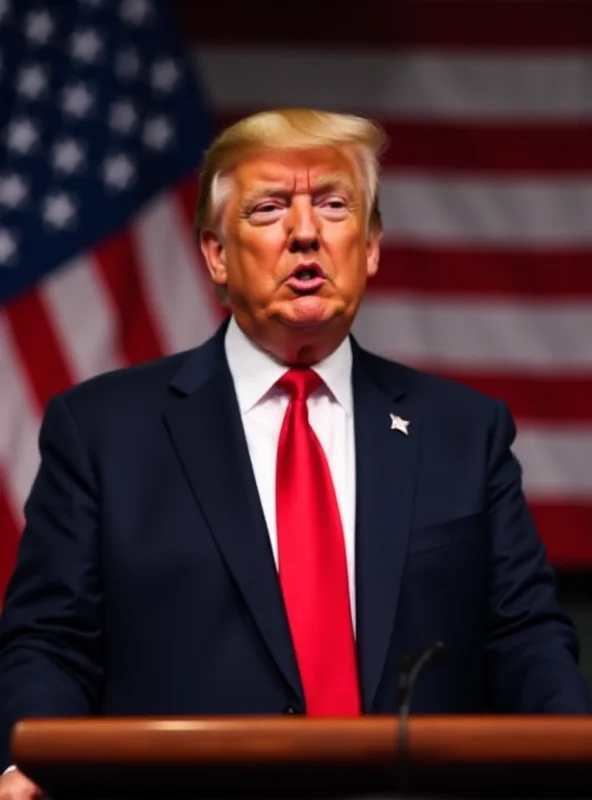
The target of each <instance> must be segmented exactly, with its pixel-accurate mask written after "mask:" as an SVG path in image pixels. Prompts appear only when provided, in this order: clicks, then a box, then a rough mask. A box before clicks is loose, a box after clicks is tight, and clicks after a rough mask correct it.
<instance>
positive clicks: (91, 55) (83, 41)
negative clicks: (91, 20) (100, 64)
mask: <svg viewBox="0 0 592 800" xmlns="http://www.w3.org/2000/svg"><path fill="white" fill-rule="evenodd" d="M102 49H103V40H102V39H101V38H100V37H99V36H98V35H97V32H96V31H95V30H94V29H93V28H88V29H87V30H81V31H75V32H74V33H73V34H72V44H71V48H70V53H71V55H72V58H73V59H75V60H76V61H80V62H82V63H84V64H92V63H94V62H95V61H96V60H97V58H98V57H99V55H100V53H101V51H102Z"/></svg>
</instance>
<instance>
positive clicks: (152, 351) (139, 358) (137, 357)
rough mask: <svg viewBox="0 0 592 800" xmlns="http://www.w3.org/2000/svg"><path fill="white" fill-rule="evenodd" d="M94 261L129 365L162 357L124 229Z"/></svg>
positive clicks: (102, 247) (97, 252)
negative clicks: (102, 280) (104, 287)
mask: <svg viewBox="0 0 592 800" xmlns="http://www.w3.org/2000/svg"><path fill="white" fill-rule="evenodd" d="M94 259H95V262H96V264H97V266H98V268H99V271H100V273H101V275H102V277H103V278H104V281H105V285H106V288H107V289H108V291H109V293H110V296H111V301H112V303H113V307H114V311H115V321H116V325H117V334H116V338H117V341H118V346H119V348H120V349H121V351H122V353H123V354H124V356H125V359H126V361H127V362H128V363H129V364H136V363H140V362H143V361H150V360H152V359H155V358H159V357H160V356H162V355H164V354H165V352H166V351H165V348H164V346H163V345H162V343H161V342H160V340H159V338H158V333H157V331H156V330H155V326H154V324H153V321H152V318H151V315H150V312H149V309H148V306H147V302H146V298H145V293H144V289H143V286H142V285H141V282H142V277H141V270H140V268H139V259H138V254H137V252H136V249H135V247H134V243H133V241H132V238H131V236H130V232H129V230H128V229H127V228H125V229H124V230H123V231H121V232H120V233H118V234H117V235H116V236H113V237H111V238H110V239H108V240H106V241H105V242H103V243H102V244H101V245H100V246H99V247H97V248H96V250H95V251H94Z"/></svg>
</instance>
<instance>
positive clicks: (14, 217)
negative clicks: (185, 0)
mask: <svg viewBox="0 0 592 800" xmlns="http://www.w3.org/2000/svg"><path fill="white" fill-rule="evenodd" d="M0 55H1V58H2V73H1V75H0V79H1V83H0V596H1V594H3V589H4V585H5V582H6V579H7V577H8V575H9V573H10V571H11V569H12V566H13V563H14V555H15V549H16V545H17V542H18V538H19V534H20V531H21V529H22V523H23V505H24V502H25V499H26V497H27V495H28V493H29V490H30V487H31V483H32V480H33V478H34V475H35V472H36V469H37V465H38V452H37V437H38V431H39V426H40V422H41V417H42V414H43V410H44V408H45V406H46V404H47V401H48V399H49V398H50V396H51V395H53V394H55V393H56V392H59V391H61V390H64V389H66V388H67V387H68V386H70V385H72V384H73V383H76V382H79V381H81V380H84V379H85V378H88V377H90V376H92V375H95V374H97V373H100V372H104V371H106V370H110V369H113V368H117V367H121V366H125V365H128V364H131V363H134V362H138V361H142V360H148V359H151V358H156V357H159V356H161V355H164V354H166V353H168V352H170V351H176V350H179V349H185V348H187V347H191V346H193V345H195V344H196V343H198V342H200V341H202V340H203V339H204V338H206V337H207V335H208V334H210V333H211V332H212V330H213V329H214V327H215V324H216V321H217V318H218V313H219V312H218V310H217V308H216V306H215V304H214V300H213V297H212V293H211V290H210V286H209V283H208V281H207V280H206V278H205V274H204V272H203V270H202V268H201V265H200V264H199V262H198V260H197V255H196V248H195V246H194V243H193V237H192V233H191V225H192V215H193V207H194V204H195V198H196V170H197V168H198V166H199V163H200V160H201V154H202V151H203V149H204V147H205V146H206V145H207V143H208V141H209V139H210V135H211V134H210V130H209V125H208V124H207V120H208V114H207V113H206V111H205V109H204V107H203V102H202V101H201V99H200V94H199V93H198V89H197V82H196V76H195V72H194V69H193V66H192V64H191V61H190V59H189V57H188V54H187V49H186V48H185V47H184V46H183V45H182V42H181V39H180V36H179V32H178V29H177V26H176V23H175V20H174V19H173V18H172V16H171V15H170V10H168V9H167V8H165V7H164V5H163V4H161V5H159V4H158V3H157V2H155V1H154V0H117V2H115V1H114V0H61V2H54V1H52V0H46V2H37V0H31V2H27V1H24V0H0Z"/></svg>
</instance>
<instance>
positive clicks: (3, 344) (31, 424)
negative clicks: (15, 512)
mask: <svg viewBox="0 0 592 800" xmlns="http://www.w3.org/2000/svg"><path fill="white" fill-rule="evenodd" d="M0 365H1V366H2V391H1V392H0V469H3V470H4V474H5V481H6V483H5V485H4V487H3V490H5V491H8V492H9V494H10V497H11V500H12V506H13V508H15V509H19V510H20V509H22V508H23V506H24V503H25V500H26V498H27V496H28V494H29V490H30V488H31V478H32V476H33V475H35V472H36V470H37V465H38V462H39V457H38V446H37V440H38V430H39V410H38V409H37V408H36V406H35V402H34V400H33V397H32V395H31V393H30V390H29V387H28V382H27V379H26V376H25V374H24V372H23V369H22V362H21V360H20V356H19V353H18V350H17V349H16V347H15V343H14V339H13V334H12V331H11V329H10V326H9V324H8V321H7V319H6V316H5V315H4V314H2V313H0Z"/></svg>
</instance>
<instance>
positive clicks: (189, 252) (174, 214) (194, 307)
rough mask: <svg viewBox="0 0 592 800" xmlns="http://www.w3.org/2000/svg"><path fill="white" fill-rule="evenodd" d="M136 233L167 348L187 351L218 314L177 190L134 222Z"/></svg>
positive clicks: (149, 208)
mask: <svg viewBox="0 0 592 800" xmlns="http://www.w3.org/2000/svg"><path fill="white" fill-rule="evenodd" d="M132 235H133V237H134V240H135V242H136V246H137V248H138V253H139V254H140V261H141V265H142V273H143V278H144V282H145V286H146V294H147V297H148V299H149V303H150V307H151V309H152V312H153V313H154V315H155V317H156V319H157V320H158V324H159V326H160V331H161V336H162V337H163V341H164V343H165V346H166V348H167V351H172V352H175V351H179V350H185V349H187V348H190V347H193V346H194V345H195V343H196V342H200V341H203V340H204V339H205V338H206V337H207V336H208V335H209V334H210V333H211V331H212V330H213V328H214V326H215V322H216V319H215V315H214V312H213V310H212V308H211V306H210V304H209V302H208V296H209V291H210V290H209V287H207V285H206V284H205V280H206V279H205V276H204V275H203V273H202V272H201V270H200V267H199V264H198V262H197V257H196V250H195V246H194V244H193V241H192V239H191V237H190V232H189V230H188V228H187V225H186V223H185V221H184V220H183V219H182V218H181V216H180V213H179V206H178V205H177V202H176V199H175V196H174V194H170V195H166V196H163V197H160V198H158V199H157V201H156V202H154V203H152V204H151V205H150V206H149V207H148V208H147V209H146V210H145V211H144V212H143V213H142V214H141V216H140V217H139V219H138V220H137V221H136V222H135V224H134V226H133V229H132ZM171 264H174V265H175V268H174V269H171Z"/></svg>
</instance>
